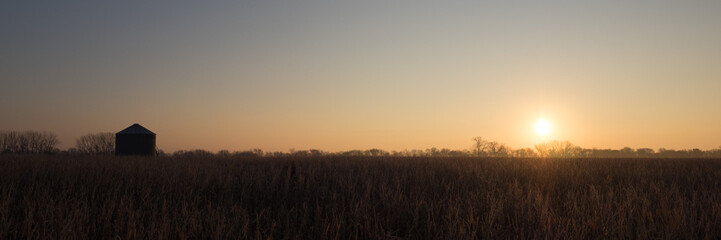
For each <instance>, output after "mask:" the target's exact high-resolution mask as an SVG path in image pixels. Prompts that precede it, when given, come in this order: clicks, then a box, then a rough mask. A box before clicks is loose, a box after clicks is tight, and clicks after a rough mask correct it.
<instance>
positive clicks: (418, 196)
mask: <svg viewBox="0 0 721 240" xmlns="http://www.w3.org/2000/svg"><path fill="white" fill-rule="evenodd" d="M719 226H721V160H712V159H683V160H680V159H512V158H501V159H479V158H420V157H417V158H412V157H405V158H394V157H316V158H311V157H308V158H299V157H295V158H291V157H287V158H240V159H239V158H235V159H231V158H221V157H213V158H210V157H205V158H172V157H162V158H116V157H110V156H41V155H0V239H44V238H52V239H109V238H120V239H134V238H142V239H178V238H180V239H183V238H190V239H198V238H215V239H229V238H230V239H236V238H240V239H476V238H483V239H498V238H502V239H503V238H517V239H529V238H548V239H569V238H570V239H600V238H603V239H605V238H643V239H647V238H662V239H718V238H721V228H719Z"/></svg>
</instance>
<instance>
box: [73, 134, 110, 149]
mask: <svg viewBox="0 0 721 240" xmlns="http://www.w3.org/2000/svg"><path fill="white" fill-rule="evenodd" d="M76 145H77V149H78V150H79V151H80V152H82V153H90V154H112V153H113V152H114V151H115V134H113V133H94V134H88V135H84V136H81V137H80V138H78V140H77V142H76Z"/></svg>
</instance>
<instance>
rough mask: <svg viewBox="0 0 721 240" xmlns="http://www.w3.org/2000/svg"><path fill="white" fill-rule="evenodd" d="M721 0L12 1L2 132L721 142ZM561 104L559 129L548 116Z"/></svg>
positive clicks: (221, 144) (279, 142)
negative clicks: (543, 124) (140, 130)
mask: <svg viewBox="0 0 721 240" xmlns="http://www.w3.org/2000/svg"><path fill="white" fill-rule="evenodd" d="M719 12H721V1H705V0H704V1H701V0H699V1H688V0H686V1H663V0H654V1H650V0H649V1H583V0H582V1H578V0H575V1H570V0H569V1H478V0H475V1H402V0H385V1H376V0H366V1H315V0H312V1H300V0H294V1H273V0H269V1H15V0H10V1H2V2H0V130H6V131H7V130H19V131H23V130H36V131H51V132H53V133H55V134H57V135H58V137H59V139H60V141H61V143H60V146H59V147H60V148H61V149H65V148H69V147H73V146H74V144H75V140H76V139H77V138H78V137H80V136H82V135H85V134H89V133H97V132H117V131H120V130H122V129H124V128H125V127H128V126H130V125H132V124H133V123H140V124H141V125H143V126H145V127H147V128H148V129H150V130H151V131H153V132H155V133H156V134H157V139H158V140H157V141H158V147H159V148H160V149H163V150H165V151H170V152H172V151H175V150H181V149H184V150H189V149H206V150H210V151H217V150H221V149H227V150H231V151H235V150H247V149H252V148H261V149H263V150H265V151H288V150H289V149H298V150H300V149H311V148H315V149H322V150H326V151H341V150H351V149H369V148H380V149H385V150H404V149H425V148H430V147H437V148H451V149H467V148H470V146H471V144H472V141H471V138H472V137H475V136H481V137H483V138H485V139H488V140H494V141H498V142H502V143H505V144H507V145H509V146H510V147H512V148H525V147H533V146H534V145H535V144H538V143H541V142H544V141H548V140H568V141H570V142H572V143H574V144H576V145H579V146H582V147H586V148H622V147H626V146H628V147H632V148H641V147H650V148H654V149H657V148H670V149H689V148H701V149H711V148H718V147H719V146H721V92H720V91H719V89H721V44H719V43H721V25H720V24H719V23H721V14H718V13H719ZM540 119H545V120H546V121H548V122H549V123H550V125H551V131H550V133H549V134H548V135H545V136H539V135H538V134H537V133H536V132H535V131H534V125H535V123H536V122H537V121H539V120H540Z"/></svg>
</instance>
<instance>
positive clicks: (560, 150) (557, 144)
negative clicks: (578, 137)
mask: <svg viewBox="0 0 721 240" xmlns="http://www.w3.org/2000/svg"><path fill="white" fill-rule="evenodd" d="M535 147H536V151H537V152H538V155H540V156H541V157H553V158H567V157H578V156H579V155H580V154H581V151H582V149H581V148H580V147H578V146H575V145H573V144H572V143H571V142H569V141H550V142H546V143H541V144H537V145H536V146H535Z"/></svg>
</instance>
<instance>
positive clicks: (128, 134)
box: [115, 123, 155, 156]
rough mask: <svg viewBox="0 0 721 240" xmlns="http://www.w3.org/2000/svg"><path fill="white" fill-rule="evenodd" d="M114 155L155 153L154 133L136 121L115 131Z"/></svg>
mask: <svg viewBox="0 0 721 240" xmlns="http://www.w3.org/2000/svg"><path fill="white" fill-rule="evenodd" d="M115 155H118V156H130V155H144V156H153V155H155V133H153V132H151V131H150V130H148V129H146V128H144V127H143V126H140V124H137V123H136V124H133V125H132V126H130V127H128V128H126V129H125V130H123V131H120V132H118V133H116V134H115Z"/></svg>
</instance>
